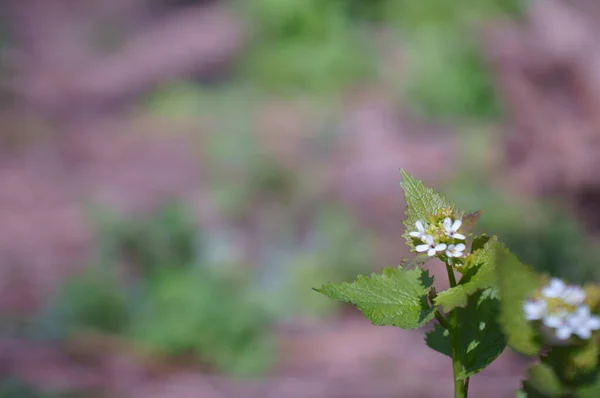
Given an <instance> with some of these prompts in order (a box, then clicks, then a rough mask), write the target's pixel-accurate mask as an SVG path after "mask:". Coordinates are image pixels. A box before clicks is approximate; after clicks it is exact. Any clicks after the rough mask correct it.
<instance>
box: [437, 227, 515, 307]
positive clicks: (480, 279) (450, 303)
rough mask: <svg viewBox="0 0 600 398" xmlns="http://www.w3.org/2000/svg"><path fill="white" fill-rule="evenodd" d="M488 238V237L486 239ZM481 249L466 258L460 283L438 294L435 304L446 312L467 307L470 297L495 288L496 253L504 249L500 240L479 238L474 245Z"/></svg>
mask: <svg viewBox="0 0 600 398" xmlns="http://www.w3.org/2000/svg"><path fill="white" fill-rule="evenodd" d="M486 238H487V237H486ZM484 241H485V243H484V245H483V247H482V248H481V249H478V250H477V249H476V250H475V251H473V252H472V253H471V254H469V256H467V257H466V258H465V261H464V264H463V265H462V267H461V268H464V269H466V272H465V273H464V275H463V277H462V278H461V280H460V283H459V284H458V285H457V286H455V287H452V288H449V289H448V290H445V291H443V292H440V293H438V295H437V297H436V298H435V304H436V305H441V306H442V308H443V310H444V311H445V312H449V311H451V310H452V309H454V308H456V307H464V306H466V305H467V301H468V300H467V299H468V297H469V296H470V295H472V294H474V293H476V292H478V291H480V290H483V289H487V288H490V287H493V286H495V283H496V274H495V262H496V251H497V250H498V249H501V248H503V246H502V244H501V243H500V242H499V241H498V238H496V237H493V238H491V239H490V238H487V240H486V239H484V238H478V239H476V240H475V241H474V244H477V245H481V244H482V243H483V242H484Z"/></svg>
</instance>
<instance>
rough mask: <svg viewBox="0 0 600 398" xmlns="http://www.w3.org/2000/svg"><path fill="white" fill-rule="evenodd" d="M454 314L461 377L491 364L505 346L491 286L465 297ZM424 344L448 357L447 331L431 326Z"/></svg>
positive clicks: (497, 306)
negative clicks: (458, 326) (456, 324)
mask: <svg viewBox="0 0 600 398" xmlns="http://www.w3.org/2000/svg"><path fill="white" fill-rule="evenodd" d="M453 311H456V313H457V317H458V325H460V328H459V329H458V331H457V332H458V335H459V339H458V341H459V352H460V358H461V362H462V364H463V370H462V371H461V373H460V375H459V377H460V378H461V379H465V378H467V377H469V376H472V375H474V374H476V373H478V372H480V371H482V370H483V369H484V368H485V367H487V366H488V365H489V364H491V363H492V362H493V361H494V360H495V359H496V358H497V357H498V356H499V355H500V354H501V353H502V351H504V348H505V347H506V338H505V336H504V334H503V333H502V330H501V329H500V327H499V326H498V324H497V317H498V312H499V300H498V298H497V296H496V292H495V290H494V289H487V290H482V291H479V292H478V293H476V294H473V295H471V296H470V297H469V298H468V305H467V306H466V307H465V308H456V309H454V310H453ZM425 341H426V343H427V345H428V346H429V347H431V348H433V349H434V350H436V351H438V352H440V353H442V354H444V355H447V356H449V357H452V347H451V344H450V334H449V331H448V330H446V329H445V328H443V327H442V326H440V325H439V324H438V325H436V326H435V328H434V329H433V331H431V332H429V333H427V335H426V337H425Z"/></svg>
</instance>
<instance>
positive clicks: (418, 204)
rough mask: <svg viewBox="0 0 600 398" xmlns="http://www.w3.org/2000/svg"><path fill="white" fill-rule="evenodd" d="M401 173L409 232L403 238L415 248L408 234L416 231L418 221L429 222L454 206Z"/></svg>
mask: <svg viewBox="0 0 600 398" xmlns="http://www.w3.org/2000/svg"><path fill="white" fill-rule="evenodd" d="M400 173H401V174H402V182H401V183H400V186H401V187H402V190H403V191H404V199H405V202H406V210H405V214H406V218H405V219H404V226H405V227H406V231H407V232H406V233H405V234H404V235H403V236H404V237H405V238H406V240H407V242H408V245H409V246H410V247H411V248H414V247H413V246H414V245H413V243H412V238H411V237H410V236H409V235H408V233H409V232H410V231H413V230H414V229H415V223H416V222H417V221H418V220H420V221H422V222H429V221H428V220H429V219H430V217H431V216H432V215H434V214H437V213H439V212H440V210H443V209H445V210H450V209H454V206H453V205H452V204H451V203H449V202H448V201H447V200H446V198H444V197H443V196H442V195H440V194H438V193H437V192H435V191H434V190H433V189H431V188H427V187H426V186H425V185H424V184H423V182H422V181H419V180H417V179H416V178H414V177H413V176H411V175H410V174H408V173H407V172H406V171H404V170H400ZM459 216H460V215H459Z"/></svg>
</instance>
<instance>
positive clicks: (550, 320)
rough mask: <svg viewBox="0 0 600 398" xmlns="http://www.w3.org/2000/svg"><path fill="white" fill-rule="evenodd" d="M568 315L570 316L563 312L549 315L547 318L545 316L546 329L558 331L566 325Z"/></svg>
mask: <svg viewBox="0 0 600 398" xmlns="http://www.w3.org/2000/svg"><path fill="white" fill-rule="evenodd" d="M567 315H569V314H568V313H567V311H564V310H561V311H559V312H554V313H551V314H547V315H546V316H544V320H543V321H542V322H543V323H544V326H546V327H549V328H552V329H557V328H560V327H562V326H563V325H564V324H565V318H566V317H567Z"/></svg>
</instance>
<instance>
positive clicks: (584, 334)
mask: <svg viewBox="0 0 600 398" xmlns="http://www.w3.org/2000/svg"><path fill="white" fill-rule="evenodd" d="M573 332H574V333H575V334H576V335H577V336H578V337H580V338H582V339H589V338H590V337H591V336H592V331H591V330H590V329H588V328H586V327H580V328H577V329H575V330H574V331H573Z"/></svg>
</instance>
